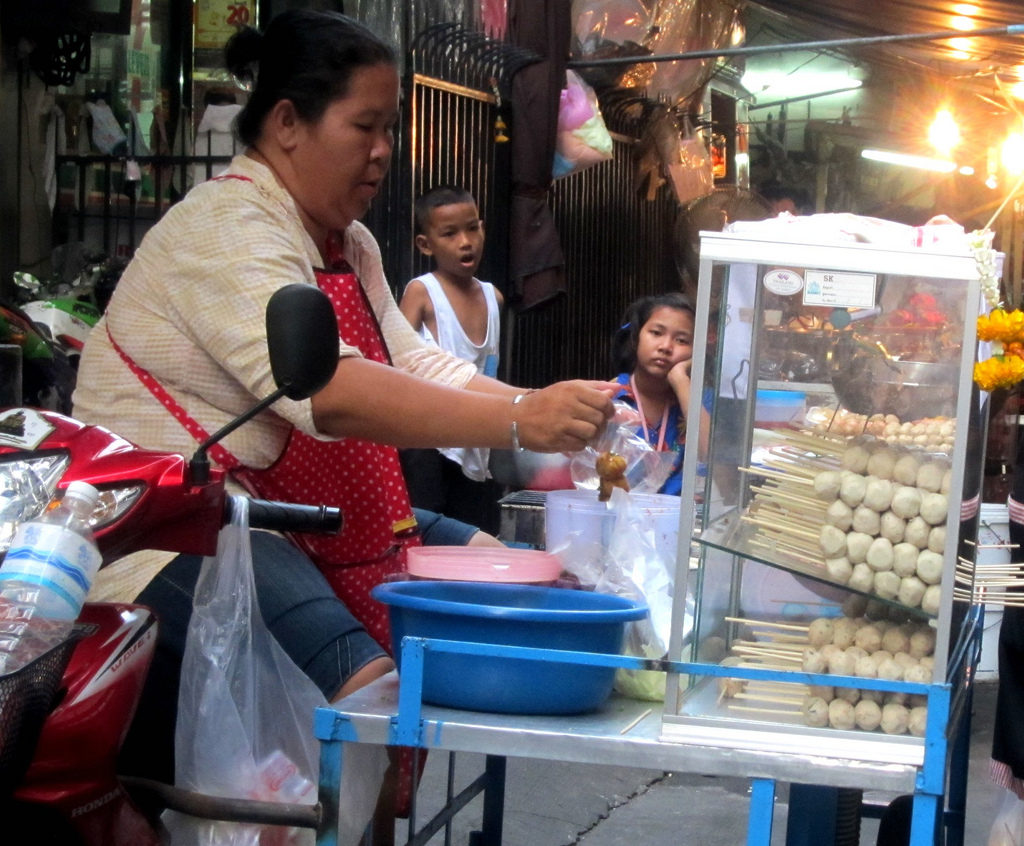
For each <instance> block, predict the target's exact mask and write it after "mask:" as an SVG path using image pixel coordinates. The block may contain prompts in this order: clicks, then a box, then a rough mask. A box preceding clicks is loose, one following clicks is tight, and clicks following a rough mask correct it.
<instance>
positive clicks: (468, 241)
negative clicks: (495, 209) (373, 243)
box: [416, 203, 484, 278]
mask: <svg viewBox="0 0 1024 846" xmlns="http://www.w3.org/2000/svg"><path fill="white" fill-rule="evenodd" d="M416 246H417V247H419V249H420V252H421V253H423V254H424V255H426V256H433V258H434V262H435V263H436V265H437V270H439V271H441V273H445V274H448V275H450V276H454V277H457V278H465V277H471V276H473V274H475V273H476V269H477V267H479V265H480V257H481V256H482V254H483V250H484V222H483V221H482V220H480V212H479V211H477V208H476V203H451V204H450V205H446V206H438V207H437V208H435V209H432V210H431V212H430V218H429V220H428V221H427V226H426V231H425V232H423V233H422V234H420V235H417V236H416Z"/></svg>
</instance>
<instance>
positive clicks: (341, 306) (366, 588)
mask: <svg viewBox="0 0 1024 846" xmlns="http://www.w3.org/2000/svg"><path fill="white" fill-rule="evenodd" d="M326 258H327V264H328V267H329V268H331V270H323V271H320V270H318V271H317V272H316V278H317V285H318V286H319V287H320V289H321V290H322V291H323V292H324V293H325V294H327V296H328V297H329V298H330V300H331V304H332V306H333V307H334V313H335V315H336V317H337V320H338V333H339V335H340V337H341V338H342V340H343V341H344V342H345V343H346V344H348V345H349V346H353V347H356V348H357V349H359V351H360V352H361V353H362V354H363V357H364V358H366V359H368V360H370V361H376V362H380V363H382V364H390V363H391V359H390V356H389V354H388V351H387V347H386V345H385V343H384V338H383V335H382V334H381V331H380V327H379V325H378V323H377V319H376V317H375V315H374V314H373V310H372V308H371V306H370V304H369V302H368V301H367V299H366V294H365V292H364V291H363V287H362V284H361V283H360V282H359V278H358V277H357V276H356V274H355V272H354V271H353V270H352V268H351V267H350V266H349V265H348V263H347V262H346V261H345V260H344V258H343V257H342V256H341V253H340V244H339V241H338V239H332V240H331V241H330V242H329V244H328V256H327V257H326ZM107 331H108V335H109V327H108V330H107ZM111 341H112V342H113V344H114V348H115V349H116V350H117V352H118V353H119V354H120V356H121V358H122V359H123V360H124V361H125V363H126V364H127V365H128V366H129V368H131V370H132V371H133V372H134V373H135V375H136V376H137V377H138V378H139V379H140V381H142V383H143V384H144V385H145V386H146V387H147V388H148V389H149V390H150V392H151V393H152V394H153V395H154V396H155V397H156V398H157V399H158V400H160V402H161V403H162V404H163V405H164V406H165V407H166V408H167V409H168V411H170V412H171V413H172V414H173V415H174V417H175V419H177V420H178V422H179V423H181V424H182V426H184V427H185V429H186V430H188V432H189V433H190V434H191V435H192V437H194V438H195V439H196V441H197V442H200V443H201V442H202V441H204V440H206V439H207V438H208V437H209V435H208V434H207V432H206V430H205V429H204V428H203V427H202V425H200V424H199V423H198V422H197V421H196V420H194V419H193V418H192V417H190V416H189V415H188V413H187V412H186V411H185V409H184V408H182V406H181V405H180V403H178V401H177V400H175V399H174V398H173V397H172V396H171V395H170V394H169V393H168V392H167V390H166V389H165V388H164V387H163V386H162V385H160V384H159V383H158V382H157V381H156V379H155V378H154V377H153V376H152V375H151V374H150V373H148V372H147V371H145V370H144V369H143V368H141V367H140V366H139V365H137V364H136V363H135V362H134V361H132V360H131V358H130V357H129V356H128V355H127V354H126V353H125V352H124V351H123V350H122V349H121V348H120V347H119V346H118V345H117V343H116V341H114V339H113V337H112V336H111ZM209 455H210V457H211V458H213V460H214V461H216V462H217V463H218V464H220V465H221V466H223V467H225V468H227V469H228V470H229V471H230V472H231V474H232V476H233V477H234V478H235V479H236V480H237V481H238V482H239V483H240V484H242V485H243V486H244V487H245V488H246V490H248V491H249V492H250V493H251V494H253V495H254V496H257V497H260V498H263V499H274V500H280V501H283V502H299V503H312V504H325V505H331V506H337V507H340V508H341V510H342V514H343V516H344V525H343V527H342V530H341V532H339V533H338V534H337V535H333V536H327V535H316V534H299V533H297V534H295V535H294V536H292V540H293V542H294V543H295V544H296V545H297V546H299V547H300V548H301V549H302V550H304V551H305V552H306V554H307V555H309V557H310V558H312V559H313V561H314V562H316V564H317V566H318V567H319V568H320V570H321V572H322V573H323V574H324V576H325V577H326V578H327V581H328V582H329V583H330V584H331V587H332V588H333V589H334V591H335V593H336V594H337V595H338V597H339V598H340V599H341V600H342V601H343V602H344V603H345V605H346V606H347V607H348V609H349V610H350V611H351V612H352V614H353V615H354V616H355V617H356V619H358V620H359V622H360V623H362V624H363V626H364V627H365V628H366V630H367V632H369V633H370V635H371V636H372V637H373V638H374V639H375V640H376V641H377V642H378V643H379V644H380V645H381V646H382V647H383V648H384V649H385V650H387V651H388V652H389V653H390V652H391V636H390V627H389V625H388V612H387V608H386V606H384V605H382V604H381V603H379V602H377V601H375V600H374V599H372V598H371V596H370V590H371V589H372V588H373V587H374V586H375V585H377V584H380V583H381V582H383V581H386V580H388V579H389V578H390V577H392V576H394V575H395V574H397V573H400V572H402V571H403V570H404V569H405V550H406V548H408V547H409V546H413V545H418V544H419V537H418V535H416V532H415V530H416V519H415V518H414V517H413V514H412V507H411V506H410V504H409V494H408V492H407V490H406V485H405V479H404V477H403V476H402V470H401V465H400V464H399V460H398V451H397V450H396V449H395V448H394V447H390V446H385V445H382V444H376V443H373V442H371V441H364V440H359V439H357V438H343V439H341V440H338V441H322V440H318V439H316V438H313V437H311V436H309V435H306V434H304V433H302V432H300V431H298V430H296V429H293V430H292V432H291V435H290V437H289V439H288V443H287V445H286V446H285V449H284V451H283V452H282V453H281V455H280V457H279V458H278V459H277V461H276V462H274V464H273V465H271V466H270V467H268V468H266V469H262V470H259V469H254V468H251V467H245V466H243V465H242V463H241V462H240V461H239V460H238V459H237V458H236V457H235V456H234V455H232V454H231V453H230V452H228V450H227V449H225V448H224V446H223V444H215V445H214V446H213V447H212V448H211V449H210V451H209Z"/></svg>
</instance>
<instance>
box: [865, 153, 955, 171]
mask: <svg viewBox="0 0 1024 846" xmlns="http://www.w3.org/2000/svg"><path fill="white" fill-rule="evenodd" d="M860 154H861V157H862V158H865V159H870V160H871V161H874V162H883V163H885V164H894V165H900V166H901V167H912V168H917V169H919V170H934V171H936V172H938V173H952V172H953V171H954V170H956V165H955V164H954V163H953V162H951V161H946V160H944V159H932V158H929V157H928V156H914V155H911V154H910V153H894V152H892V151H890V150H861V152H860Z"/></svg>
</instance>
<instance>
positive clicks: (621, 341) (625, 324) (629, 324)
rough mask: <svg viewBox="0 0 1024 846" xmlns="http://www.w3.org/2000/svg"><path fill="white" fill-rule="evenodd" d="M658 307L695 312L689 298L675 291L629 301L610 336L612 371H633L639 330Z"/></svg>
mask: <svg viewBox="0 0 1024 846" xmlns="http://www.w3.org/2000/svg"><path fill="white" fill-rule="evenodd" d="M658 308H675V309H679V310H680V311H688V312H690V314H695V312H694V309H693V303H691V302H690V298H689V297H688V296H686V294H680V293H678V292H675V291H673V292H670V293H668V294H655V295H653V296H650V297H641V298H640V299H639V300H636V301H635V302H633V303H631V304H630V305H629V307H628V308H627V309H626V313H625V314H624V315H623V316H622V325H621V326H619V328H618V329H616V330H615V334H614V335H613V336H612V372H613V373H632V372H633V369H634V368H635V367H636V348H637V344H638V343H639V340H640V330H641V329H643V327H644V324H645V323H646V322H647V321H648V320H650V319H651V315H652V314H653V313H654V310H655V309H658Z"/></svg>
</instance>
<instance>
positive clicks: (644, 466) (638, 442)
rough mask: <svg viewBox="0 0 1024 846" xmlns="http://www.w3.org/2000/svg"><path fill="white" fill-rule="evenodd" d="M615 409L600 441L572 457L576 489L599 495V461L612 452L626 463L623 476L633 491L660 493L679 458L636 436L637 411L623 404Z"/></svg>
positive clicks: (570, 466)
mask: <svg viewBox="0 0 1024 846" xmlns="http://www.w3.org/2000/svg"><path fill="white" fill-rule="evenodd" d="M614 407H615V411H614V414H613V415H612V418H611V420H609V421H608V425H607V426H605V429H604V431H603V432H602V433H601V435H600V437H599V438H598V439H597V441H596V442H595V443H592V444H589V445H588V446H585V447H584V448H583V449H581V450H579V451H578V452H575V453H573V454H572V460H571V461H570V463H569V472H570V475H571V476H572V482H573V485H575V486H576V488H577V489H579V490H592V491H596V490H597V489H598V486H599V484H600V476H599V474H598V472H597V460H598V457H599V456H600V455H602V454H603V453H606V452H613V453H615V454H617V455H621V456H622V457H623V458H624V459H625V460H626V471H625V474H624V475H625V478H626V481H627V482H628V483H629V489H630V490H631V491H636V492H637V493H657V492H658V491H659V490H660V489H661V486H662V485H664V484H665V481H666V480H667V479H668V477H669V475H671V473H672V467H673V463H674V462H675V457H676V454H675V453H674V452H672V451H671V450H669V451H664V452H658V451H657V450H656V449H655V448H654V447H653V446H651V445H650V444H649V443H647V441H646V440H644V439H643V438H642V437H641V436H640V435H638V434H637V432H636V429H637V428H638V427H639V426H640V417H639V415H638V414H637V411H636V409H635V408H633V407H632V406H631V405H629V404H628V403H624V402H621V401H620V402H616V403H614Z"/></svg>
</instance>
